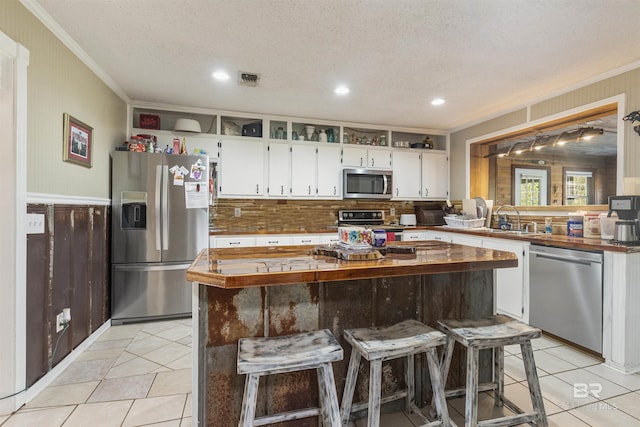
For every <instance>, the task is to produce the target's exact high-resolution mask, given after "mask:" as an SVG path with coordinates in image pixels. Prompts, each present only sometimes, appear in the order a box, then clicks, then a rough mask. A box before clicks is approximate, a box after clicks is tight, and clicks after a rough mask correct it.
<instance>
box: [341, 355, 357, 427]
mask: <svg viewBox="0 0 640 427" xmlns="http://www.w3.org/2000/svg"><path fill="white" fill-rule="evenodd" d="M360 358H361V356H360V353H358V352H357V351H356V350H355V349H351V357H350V359H349V369H348V370H347V378H346V380H345V384H344V393H343V394H342V404H341V406H340V416H341V418H342V425H343V426H346V425H347V424H349V417H350V416H351V404H352V403H353V392H354V391H355V389H356V380H357V378H358V370H359V369H360Z"/></svg>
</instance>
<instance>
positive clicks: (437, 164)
mask: <svg viewBox="0 0 640 427" xmlns="http://www.w3.org/2000/svg"><path fill="white" fill-rule="evenodd" d="M421 170H422V188H421V191H422V194H421V196H422V198H423V199H439V200H442V199H447V198H448V197H449V155H448V154H447V153H443V152H438V151H432V150H429V151H423V152H422V166H421Z"/></svg>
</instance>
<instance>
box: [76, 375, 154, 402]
mask: <svg viewBox="0 0 640 427" xmlns="http://www.w3.org/2000/svg"><path fill="white" fill-rule="evenodd" d="M155 377H156V374H146V375H134V376H129V377H120V378H111V379H105V380H102V381H100V385H98V387H96V389H95V391H94V392H93V394H92V395H91V397H90V398H89V400H88V402H106V401H113V400H125V399H142V398H145V397H147V395H148V393H149V389H150V388H151V384H153V380H154V379H155Z"/></svg>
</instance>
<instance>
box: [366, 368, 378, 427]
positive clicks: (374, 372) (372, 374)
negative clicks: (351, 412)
mask: <svg viewBox="0 0 640 427" xmlns="http://www.w3.org/2000/svg"><path fill="white" fill-rule="evenodd" d="M381 389H382V360H370V361H369V423H368V424H367V426H368V427H378V426H379V425H380V393H381Z"/></svg>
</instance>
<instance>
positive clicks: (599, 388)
mask: <svg viewBox="0 0 640 427" xmlns="http://www.w3.org/2000/svg"><path fill="white" fill-rule="evenodd" d="M556 378H560V379H561V380H562V381H564V382H566V383H569V384H571V386H574V387H575V384H580V386H578V387H584V389H585V390H586V392H589V393H591V394H593V397H595V398H596V399H598V400H604V399H608V398H610V397H613V396H619V395H621V394H626V393H628V392H629V390H628V389H626V388H624V387H621V386H619V385H617V384H615V383H612V382H611V381H609V380H607V379H605V378H602V377H600V376H598V375H596V374H594V373H592V372H590V371H587V370H586V369H575V370H573V371H567V372H560V373H559V374H557V375H556ZM580 390H582V389H580V388H578V391H580Z"/></svg>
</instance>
